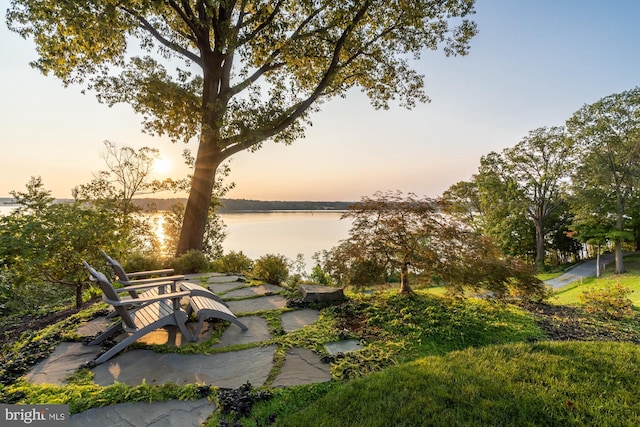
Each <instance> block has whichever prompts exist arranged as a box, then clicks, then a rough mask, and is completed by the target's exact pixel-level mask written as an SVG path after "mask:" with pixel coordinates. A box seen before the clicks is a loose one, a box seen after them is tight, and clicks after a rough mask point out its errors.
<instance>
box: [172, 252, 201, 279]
mask: <svg viewBox="0 0 640 427" xmlns="http://www.w3.org/2000/svg"><path fill="white" fill-rule="evenodd" d="M170 265H171V268H173V269H174V270H175V271H176V273H177V274H189V273H204V272H206V271H209V269H210V263H209V260H207V257H206V256H205V255H204V253H202V252H201V251H198V250H195V249H192V250H190V251H188V252H185V253H184V254H182V255H180V256H179V257H177V258H174V259H172V260H171V262H170Z"/></svg>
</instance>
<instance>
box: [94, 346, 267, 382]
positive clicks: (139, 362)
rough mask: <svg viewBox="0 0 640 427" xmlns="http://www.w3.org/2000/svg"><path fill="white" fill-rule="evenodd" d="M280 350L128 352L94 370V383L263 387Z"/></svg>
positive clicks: (263, 348)
mask: <svg viewBox="0 0 640 427" xmlns="http://www.w3.org/2000/svg"><path fill="white" fill-rule="evenodd" d="M275 350H276V346H275V345H269V346H266V347H255V348H250V349H247V350H241V351H231V352H226V353H217V354H178V353H164V354H158V353H155V352H154V351H152V350H133V351H126V352H124V353H122V354H120V355H118V356H116V357H114V358H113V359H111V360H108V361H106V362H104V363H102V364H101V365H98V366H96V367H95V368H93V369H92V371H93V373H94V379H93V381H94V382H95V383H96V384H99V385H102V386H107V385H111V384H113V383H114V382H115V381H118V382H121V383H125V384H129V385H139V384H142V383H143V381H144V382H146V383H147V384H150V385H159V384H166V383H169V382H173V383H176V384H178V385H184V384H194V383H195V384H212V385H214V386H217V387H225V388H238V387H240V386H241V385H242V384H244V383H246V382H250V383H251V384H252V385H254V386H256V387H259V386H262V385H263V384H264V382H265V381H266V379H267V376H268V375H269V372H271V368H272V365H273V355H274V353H275Z"/></svg>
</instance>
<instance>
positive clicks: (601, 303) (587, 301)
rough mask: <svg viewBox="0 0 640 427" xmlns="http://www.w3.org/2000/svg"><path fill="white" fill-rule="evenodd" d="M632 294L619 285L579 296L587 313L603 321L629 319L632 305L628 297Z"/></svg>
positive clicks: (631, 313) (629, 290) (586, 292)
mask: <svg viewBox="0 0 640 427" xmlns="http://www.w3.org/2000/svg"><path fill="white" fill-rule="evenodd" d="M631 292H633V291H632V290H631V289H629V288H625V287H623V286H622V285H621V284H620V283H618V284H616V285H615V286H607V287H605V288H602V289H591V290H587V291H584V292H583V293H582V295H580V297H579V298H580V301H582V302H583V303H584V305H585V310H586V311H587V313H590V314H595V315H596V316H599V317H603V318H605V319H616V320H621V319H629V318H630V317H631V316H632V315H633V303H632V302H631V300H630V299H629V298H627V297H628V295H629V294H630V293H631Z"/></svg>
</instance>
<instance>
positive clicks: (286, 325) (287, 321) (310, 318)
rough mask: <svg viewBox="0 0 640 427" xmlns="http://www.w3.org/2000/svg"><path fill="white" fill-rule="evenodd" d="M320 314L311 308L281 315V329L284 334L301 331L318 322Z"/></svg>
mask: <svg viewBox="0 0 640 427" xmlns="http://www.w3.org/2000/svg"><path fill="white" fill-rule="evenodd" d="M319 317H320V312H319V311H318V310H314V309H311V308H305V309H303V310H296V311H288V312H286V313H282V318H281V320H282V329H283V330H284V331H285V332H293V331H297V330H298V329H302V328H304V327H305V326H307V325H311V324H313V323H316V322H317V321H318V318H319Z"/></svg>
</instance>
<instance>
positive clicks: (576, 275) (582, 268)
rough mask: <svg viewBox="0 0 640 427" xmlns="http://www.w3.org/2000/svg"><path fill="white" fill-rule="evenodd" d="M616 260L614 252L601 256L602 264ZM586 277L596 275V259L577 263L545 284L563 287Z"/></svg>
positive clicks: (555, 287)
mask: <svg viewBox="0 0 640 427" xmlns="http://www.w3.org/2000/svg"><path fill="white" fill-rule="evenodd" d="M614 262H615V258H614V255H613V254H605V255H601V256H600V264H601V265H605V266H606V265H609V264H612V263H614ZM585 277H596V260H595V259H590V260H588V261H585V262H583V263H581V264H578V265H575V266H573V267H571V268H570V269H568V270H567V271H565V272H564V273H563V274H562V275H561V276H559V277H556V278H555V279H551V280H545V282H544V283H545V284H547V285H549V286H551V287H552V288H554V289H558V288H562V287H563V286H566V285H568V284H569V283H572V282H575V281H576V280H580V279H582V278H585Z"/></svg>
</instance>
